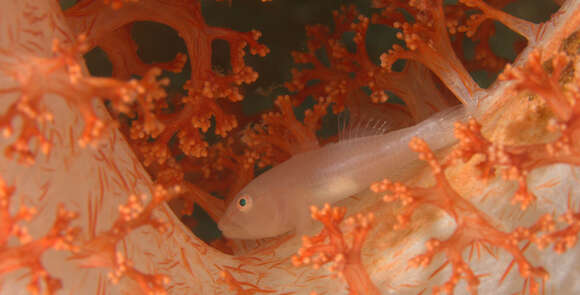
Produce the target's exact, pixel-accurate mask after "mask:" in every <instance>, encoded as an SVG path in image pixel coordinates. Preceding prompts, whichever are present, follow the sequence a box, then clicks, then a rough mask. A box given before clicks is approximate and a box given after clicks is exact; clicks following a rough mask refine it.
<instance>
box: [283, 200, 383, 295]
mask: <svg viewBox="0 0 580 295" xmlns="http://www.w3.org/2000/svg"><path fill="white" fill-rule="evenodd" d="M310 211H311V213H312V218H313V219H315V220H318V221H320V222H321V223H322V224H323V225H324V229H323V230H322V231H321V232H320V233H319V234H318V235H316V236H313V237H308V236H304V237H303V240H302V248H300V249H299V250H298V255H295V256H292V263H293V264H294V265H295V266H300V265H306V264H312V265H313V267H314V268H315V269H318V268H319V267H320V266H322V265H324V264H327V263H332V265H331V266H330V267H329V270H330V271H331V272H336V273H337V275H338V276H339V277H340V278H342V279H344V280H345V281H346V282H347V284H348V288H349V294H351V295H355V294H359V295H362V294H380V292H379V290H378V289H377V287H376V286H375V285H374V283H373V282H372V281H371V279H370V277H369V275H368V273H367V271H366V270H365V268H364V266H363V264H362V259H361V250H362V246H363V244H364V241H365V238H366V236H367V234H368V232H369V230H370V229H371V228H372V224H373V221H374V215H373V214H372V213H369V214H368V215H366V216H364V215H362V214H358V215H356V216H355V217H350V218H347V219H346V221H345V223H346V226H349V227H352V228H353V229H352V235H353V237H352V241H351V243H350V245H349V244H348V243H347V241H346V239H345V234H344V233H343V231H342V230H341V229H340V226H339V225H340V224H341V222H342V221H343V219H344V216H345V214H346V208H342V207H332V208H331V207H330V205H329V204H325V205H324V207H323V208H322V209H318V208H316V207H315V206H312V207H311V208H310ZM315 255H316V256H315Z"/></svg>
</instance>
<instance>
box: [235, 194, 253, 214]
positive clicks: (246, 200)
mask: <svg viewBox="0 0 580 295" xmlns="http://www.w3.org/2000/svg"><path fill="white" fill-rule="evenodd" d="M236 205H237V206H238V209H239V210H240V211H242V212H245V211H248V210H250V208H252V198H251V197H250V196H248V195H246V194H243V195H241V196H240V197H239V198H238V199H237V200H236Z"/></svg>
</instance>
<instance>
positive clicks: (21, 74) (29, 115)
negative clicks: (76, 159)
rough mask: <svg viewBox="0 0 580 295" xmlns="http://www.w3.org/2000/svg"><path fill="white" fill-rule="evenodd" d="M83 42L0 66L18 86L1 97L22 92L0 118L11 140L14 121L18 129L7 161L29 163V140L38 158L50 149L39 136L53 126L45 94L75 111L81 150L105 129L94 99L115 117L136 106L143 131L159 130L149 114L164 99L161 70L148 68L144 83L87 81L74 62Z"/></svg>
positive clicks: (31, 155)
mask: <svg viewBox="0 0 580 295" xmlns="http://www.w3.org/2000/svg"><path fill="white" fill-rule="evenodd" d="M84 41H85V37H84V36H82V35H81V36H79V39H78V43H77V44H76V45H74V46H71V47H68V48H63V47H62V46H61V45H60V44H59V43H58V42H56V41H55V43H54V46H53V49H54V52H55V57H52V58H30V57H28V58H24V57H22V58H17V60H19V61H18V62H16V63H10V64H2V69H1V71H2V72H4V74H6V75H7V76H9V77H11V78H12V79H13V80H14V82H15V83H16V84H17V86H15V87H12V88H9V89H4V90H3V92H5V93H20V96H19V97H18V99H17V100H16V101H15V102H13V103H12V104H11V105H10V106H9V108H8V110H7V111H6V112H5V113H4V114H2V115H0V128H2V130H3V132H4V135H5V136H6V137H10V136H11V135H12V130H13V127H12V121H13V120H14V119H15V118H16V117H20V118H21V119H22V121H23V123H22V128H20V129H21V131H20V134H19V136H18V138H17V139H16V141H15V143H14V144H12V145H9V146H8V147H7V149H6V153H7V155H8V156H12V155H13V154H16V155H17V156H18V158H19V161H20V162H22V163H26V164H32V163H33V162H34V157H35V155H36V151H34V150H32V149H31V148H30V141H31V140H32V139H33V138H36V139H37V140H38V144H37V149H40V151H41V152H42V153H45V154H46V153H48V152H49V150H50V145H51V143H50V141H49V140H48V139H47V138H45V137H44V135H43V134H42V133H41V132H40V131H39V130H40V127H41V126H42V125H43V124H46V123H47V122H50V121H52V119H53V115H52V113H51V111H50V110H49V109H48V108H46V104H45V103H44V102H43V99H44V98H45V96H46V95H48V94H57V95H60V96H62V97H63V98H64V99H65V100H66V101H67V102H68V103H69V104H71V105H73V106H75V107H76V108H77V109H78V110H79V112H80V113H81V115H82V116H83V119H84V121H85V128H84V130H83V134H82V135H81V137H80V139H79V144H80V145H81V146H84V145H86V144H89V143H94V142H95V141H96V139H98V138H99V137H100V136H101V134H102V132H103V130H104V129H105V127H107V124H106V123H105V122H104V121H103V120H102V119H101V118H99V117H98V116H97V114H96V113H95V110H94V109H93V105H92V103H93V100H95V99H98V98H102V97H106V98H108V99H110V100H111V102H112V105H113V107H114V108H115V110H116V111H118V112H128V111H129V106H130V105H132V104H135V105H137V106H138V109H139V111H140V113H141V114H143V116H144V118H145V119H144V121H143V122H144V125H145V126H144V128H146V130H147V131H148V132H153V131H154V130H155V129H157V128H158V127H157V125H158V123H157V122H156V120H155V117H154V116H152V115H150V111H151V105H152V104H153V103H154V102H155V101H156V100H158V99H159V98H161V97H164V96H165V91H164V90H163V88H162V86H164V85H166V84H167V83H168V80H166V79H162V80H157V76H158V75H159V74H160V71H159V70H156V69H152V70H151V71H149V72H148V73H147V74H146V75H145V77H144V79H143V80H142V81H136V80H130V81H128V82H124V81H119V80H115V79H108V78H97V77H86V76H84V75H83V74H82V72H81V68H82V66H81V65H80V64H79V63H78V62H77V58H78V56H79V55H80V54H81V53H82V52H83V51H84V50H86V44H85V43H84Z"/></svg>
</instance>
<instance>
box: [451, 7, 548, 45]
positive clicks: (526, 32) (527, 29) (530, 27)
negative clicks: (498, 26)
mask: <svg viewBox="0 0 580 295" xmlns="http://www.w3.org/2000/svg"><path fill="white" fill-rule="evenodd" d="M459 2H461V3H463V4H464V5H465V6H467V7H477V8H479V9H480V10H481V12H483V14H472V15H471V16H470V17H469V20H468V21H467V22H466V24H465V25H462V26H460V27H459V31H460V32H467V35H468V36H469V35H473V34H474V33H475V31H477V29H478V27H479V26H480V25H481V23H482V22H484V21H485V20H487V19H494V20H497V21H499V22H501V23H502V24H504V25H506V26H507V27H508V28H510V29H511V30H512V31H514V32H516V33H518V34H520V35H521V36H523V37H524V38H526V39H527V40H528V41H530V42H533V41H534V40H535V39H536V36H537V34H538V31H539V30H540V25H537V24H534V23H532V22H529V21H526V20H523V19H521V18H518V17H515V16H513V15H511V14H509V13H506V12H503V11H501V10H500V9H498V8H495V7H493V6H491V5H489V4H487V3H485V2H484V1H482V0H460V1H459ZM505 4H507V3H502V5H505Z"/></svg>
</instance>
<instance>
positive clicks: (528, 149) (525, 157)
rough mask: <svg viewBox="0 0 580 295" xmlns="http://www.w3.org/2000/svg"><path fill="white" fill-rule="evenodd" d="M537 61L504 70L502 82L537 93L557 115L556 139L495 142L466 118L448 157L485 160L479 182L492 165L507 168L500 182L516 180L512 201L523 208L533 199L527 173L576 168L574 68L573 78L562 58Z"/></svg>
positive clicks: (578, 111) (579, 124)
mask: <svg viewBox="0 0 580 295" xmlns="http://www.w3.org/2000/svg"><path fill="white" fill-rule="evenodd" d="M541 59H542V57H541V54H540V53H539V52H537V51H535V52H533V53H532V54H531V55H530V57H529V60H528V62H527V63H526V64H525V65H524V66H522V68H521V69H520V68H512V67H508V68H507V69H506V70H505V72H504V73H503V74H502V75H501V76H500V78H501V79H504V80H513V81H514V82H515V83H514V84H512V86H511V87H512V89H513V90H515V91H518V92H522V91H531V92H533V93H536V94H538V95H540V96H541V97H542V98H543V99H544V100H545V101H546V103H547V106H548V107H549V108H550V109H551V110H552V111H553V113H554V114H555V116H556V119H555V120H553V121H551V123H550V125H549V126H548V127H549V128H550V131H552V132H558V133H559V134H560V136H559V137H558V138H556V139H555V140H552V141H551V142H548V143H538V144H529V145H525V146H510V145H504V144H496V143H493V142H491V141H489V140H488V139H486V138H485V137H484V136H483V135H482V133H481V126H480V125H479V124H478V123H477V122H476V121H475V120H470V121H469V122H468V123H466V124H460V123H459V124H457V125H456V129H455V136H456V137H457V138H458V139H459V144H458V145H457V147H456V149H454V150H453V151H452V153H451V155H450V159H462V160H464V161H467V160H469V159H471V158H472V157H473V156H474V155H475V154H480V155H483V156H484V159H483V160H482V161H481V162H480V163H479V164H478V165H477V167H478V168H479V169H480V171H481V177H482V178H483V179H489V178H490V177H493V176H494V175H495V167H497V166H499V167H503V168H505V169H504V170H503V173H502V176H503V177H504V179H507V180H513V181H517V182H518V190H517V192H516V194H515V195H514V196H513V199H512V203H519V204H520V206H521V208H522V209H525V208H527V207H528V206H529V205H530V204H532V203H533V202H534V201H535V200H536V197H535V196H534V195H533V194H532V193H531V192H529V190H528V188H527V175H528V174H529V172H531V171H532V170H533V169H535V168H538V167H542V166H547V165H551V164H556V163H567V164H572V165H580V156H579V155H580V142H578V137H577V136H576V134H578V132H579V131H578V128H580V107H578V103H577V101H578V97H577V96H578V94H577V93H578V91H577V89H576V88H577V86H576V85H577V81H580V80H579V79H578V78H579V77H580V75H579V74H578V70H577V69H575V72H574V75H573V76H572V75H571V74H570V71H568V70H566V69H569V67H570V66H571V64H570V63H569V62H568V60H569V59H568V57H567V56H565V55H564V54H558V55H556V56H555V57H554V58H553V59H551V60H550V62H549V63H548V64H547V65H549V67H545V66H544V65H542V64H541V63H540V61H541ZM548 71H550V72H548ZM562 84H564V85H562Z"/></svg>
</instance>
